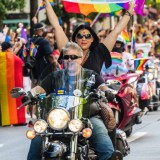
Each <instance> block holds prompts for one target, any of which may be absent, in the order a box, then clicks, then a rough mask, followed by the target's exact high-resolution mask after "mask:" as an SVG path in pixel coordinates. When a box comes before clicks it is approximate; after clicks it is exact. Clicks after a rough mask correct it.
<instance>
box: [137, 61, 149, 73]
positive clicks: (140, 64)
mask: <svg viewBox="0 0 160 160" xmlns="http://www.w3.org/2000/svg"><path fill="white" fill-rule="evenodd" d="M148 60H149V59H148V58H140V59H135V60H134V69H135V70H136V71H143V70H144V65H145V63H146V62H147V61H148Z"/></svg>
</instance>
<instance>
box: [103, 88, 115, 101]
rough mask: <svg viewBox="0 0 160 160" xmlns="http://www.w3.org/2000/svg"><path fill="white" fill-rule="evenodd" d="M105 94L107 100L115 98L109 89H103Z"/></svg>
mask: <svg viewBox="0 0 160 160" xmlns="http://www.w3.org/2000/svg"><path fill="white" fill-rule="evenodd" d="M105 96H106V98H107V100H108V101H112V102H113V101H114V100H115V99H116V97H115V95H114V94H113V93H111V92H110V91H108V90H107V91H105Z"/></svg>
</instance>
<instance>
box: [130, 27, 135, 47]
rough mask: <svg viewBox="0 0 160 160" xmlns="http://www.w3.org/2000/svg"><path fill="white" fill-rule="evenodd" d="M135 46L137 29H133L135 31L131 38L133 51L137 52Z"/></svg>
mask: <svg viewBox="0 0 160 160" xmlns="http://www.w3.org/2000/svg"><path fill="white" fill-rule="evenodd" d="M135 45H136V33H135V29H134V28H133V31H132V38H131V47H132V50H135V48H136V47H135Z"/></svg>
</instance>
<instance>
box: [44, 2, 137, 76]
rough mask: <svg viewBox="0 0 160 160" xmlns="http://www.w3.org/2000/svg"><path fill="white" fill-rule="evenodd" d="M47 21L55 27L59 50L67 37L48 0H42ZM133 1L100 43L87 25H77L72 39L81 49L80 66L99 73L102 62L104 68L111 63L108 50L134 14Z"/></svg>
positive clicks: (66, 40)
mask: <svg viewBox="0 0 160 160" xmlns="http://www.w3.org/2000/svg"><path fill="white" fill-rule="evenodd" d="M44 2H45V5H46V11H47V15H48V18H49V21H50V23H51V25H52V26H53V28H54V29H55V38H56V41H57V46H58V49H59V50H60V51H61V50H62V48H63V47H64V45H65V44H66V43H67V42H68V38H67V36H66V34H65V33H64V31H63V29H62V27H61V26H60V24H59V21H58V18H57V16H56V14H55V12H54V11H53V9H52V7H51V5H50V3H49V0H44ZM134 7H135V3H134V2H130V6H129V9H128V10H127V11H126V12H125V14H124V16H123V17H122V18H121V19H120V21H119V23H118V24H117V25H116V26H115V28H114V30H113V31H112V32H110V33H109V34H108V36H107V37H106V38H105V39H104V41H103V42H102V43H99V39H98V36H97V34H96V33H95V32H94V31H93V29H92V28H91V27H89V26H87V25H80V26H78V27H77V28H76V29H75V31H74V32H73V35H72V41H73V42H76V43H77V44H78V45H79V46H80V47H81V48H82V50H83V61H82V64H81V65H82V66H83V67H84V68H88V69H92V70H94V71H95V72H97V73H100V71H101V68H102V65H103V62H105V65H106V68H108V67H109V66H110V65H111V56H110V51H111V50H112V48H113V46H114V44H115V42H116V39H117V36H118V35H119V34H120V32H121V31H122V30H123V29H124V28H125V27H126V25H127V23H128V22H129V20H130V18H131V17H132V15H133V14H134Z"/></svg>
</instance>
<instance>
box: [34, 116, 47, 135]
mask: <svg viewBox="0 0 160 160" xmlns="http://www.w3.org/2000/svg"><path fill="white" fill-rule="evenodd" d="M47 126H48V124H47V122H46V121H44V120H43V119H39V120H37V121H36V122H35V123H34V130H35V131H36V132H37V133H43V132H44V131H45V130H46V129H47Z"/></svg>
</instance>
